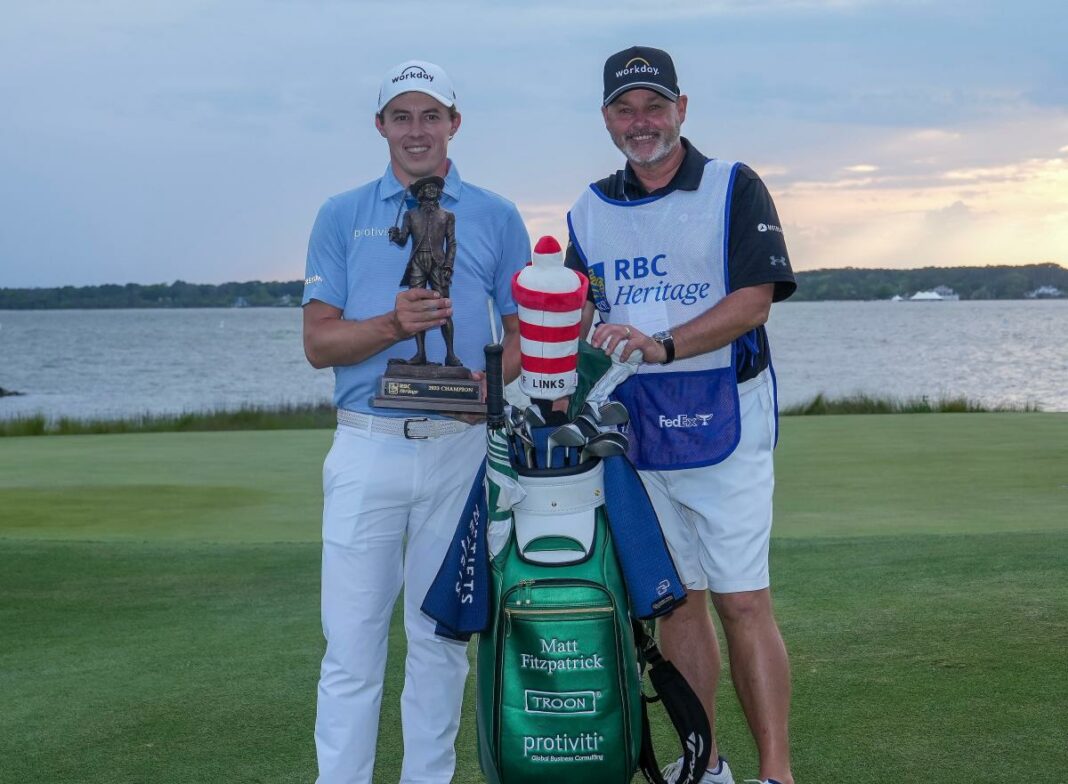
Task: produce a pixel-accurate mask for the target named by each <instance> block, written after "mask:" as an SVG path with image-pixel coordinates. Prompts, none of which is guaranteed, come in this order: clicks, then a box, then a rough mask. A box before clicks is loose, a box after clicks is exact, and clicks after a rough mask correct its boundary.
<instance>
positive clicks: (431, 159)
mask: <svg viewBox="0 0 1068 784" xmlns="http://www.w3.org/2000/svg"><path fill="white" fill-rule="evenodd" d="M375 127H376V128H378V132H379V133H380V134H382V137H383V138H384V139H385V140H386V142H387V143H388V144H389V161H390V165H391V166H392V167H393V173H394V174H395V175H396V177H397V179H398V180H400V181H401V182H402V183H404V184H405V185H407V184H408V183H411V182H414V181H415V180H418V179H420V178H422V177H429V176H430V175H437V176H438V177H444V176H445V174H446V173H447V171H448V152H449V139H450V138H452V135H453V134H454V133H456V130H457V129H458V128H459V127H460V113H459V112H456V111H453V112H452V113H451V115H450V112H449V109H448V107H446V106H442V105H441V104H440V103H438V102H437V101H436V100H434V99H433V98H431V97H430V96H429V95H426V94H425V93H416V92H410V93H401V94H400V95H398V96H397V97H396V98H394V99H393V100H392V101H390V102H389V103H388V104H386V107H385V108H384V109H383V110H382V113H381V114H380V115H377V116H376V117H375Z"/></svg>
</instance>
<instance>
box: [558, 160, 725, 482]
mask: <svg viewBox="0 0 1068 784" xmlns="http://www.w3.org/2000/svg"><path fill="white" fill-rule="evenodd" d="M736 169H737V164H735V163H731V162H724V161H718V160H712V161H708V162H707V163H706V164H705V169H704V173H703V175H702V177H701V184H700V186H699V187H698V189H697V190H696V191H682V190H676V191H673V192H671V193H669V194H668V195H666V196H662V197H652V198H646V199H640V200H637V201H615V200H613V199H608V198H607V197H605V196H604V195H603V194H602V193H601V192H600V191H598V190H597V189H596V187H594V186H590V188H589V189H588V190H587V191H585V192H584V193H583V194H582V195H581V196H580V197H579V199H578V201H577V202H576V203H575V206H574V207H572V208H571V212H569V213H568V228H569V231H570V234H571V242H572V244H573V245H574V247H575V249H576V251H577V252H578V253H579V255H580V256H581V257H582V258H583V260H584V261H585V262H586V266H587V269H588V270H589V277H590V286H591V290H592V294H593V298H594V304H595V305H596V306H597V309H598V310H599V311H600V315H601V318H602V320H604V321H605V322H608V323H615V324H631V325H633V326H635V327H637V328H638V329H640V330H641V331H642V332H644V333H645V334H647V335H652V334H655V333H656V332H660V331H661V330H665V329H669V328H671V327H675V326H678V325H679V324H683V323H686V322H687V321H690V320H691V319H693V318H695V317H696V316H698V315H700V314H701V313H703V312H705V311H706V310H708V309H709V308H710V307H712V306H713V305H715V304H716V303H717V302H719V301H720V300H721V299H723V298H724V297H725V296H726V295H727V294H728V293H729V291H730V281H729V278H728V274H727V227H728V211H729V204H730V191H731V187H732V186H733V183H734V175H735V171H736ZM615 394H616V397H618V398H619V399H620V400H621V401H622V402H623V403H624V404H625V405H626V406H627V408H628V410H629V411H630V413H631V426H630V429H629V430H630V433H629V434H630V439H631V448H630V457H631V459H632V461H633V462H634V464H635V466H637V467H638V468H642V469H650V470H662V469H672V468H692V467H696V466H701V465H710V464H712V463H717V462H719V461H721V460H723V459H724V458H726V457H727V456H728V455H729V454H730V453H731V452H733V451H734V448H735V447H736V446H737V445H738V438H739V436H740V432H741V428H740V422H739V417H738V388H737V374H736V372H735V367H734V348H733V343H731V344H728V345H726V346H723V347H722V348H719V349H717V350H715V351H711V352H708V353H706V354H701V355H699V356H696V357H688V358H686V359H680V360H678V361H676V362H673V363H672V364H670V365H648V364H646V365H641V366H640V368H639V369H638V372H637V373H636V374H635V375H634V376H632V377H631V378H629V379H628V380H627V381H625V382H624V383H623V384H621V385H620V386H619V387H618V388H617V390H616V393H615Z"/></svg>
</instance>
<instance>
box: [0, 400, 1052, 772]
mask: <svg viewBox="0 0 1068 784" xmlns="http://www.w3.org/2000/svg"><path fill="white" fill-rule="evenodd" d="M330 437H331V434H330V432H329V431H274V432H235V433H197V434H144V435H118V436H71V437H59V436H56V437H38V438H5V439H0V695H3V696H2V701H3V711H2V712H0V760H3V763H2V764H0V781H3V782H5V784H6V782H8V781H11V782H13V783H14V782H19V783H20V784H30V783H33V784H37V783H38V782H39V783H40V784H46V783H47V784H54V783H55V784H58V783H59V782H78V783H79V784H82V783H84V784H105V783H107V784H112V783H114V784H119V783H120V782H121V783H122V784H128V783H138V784H139V783H140V782H145V784H148V783H149V782H151V784H186V783H195V784H199V783H200V782H206V783H213V782H220V784H222V783H223V782H225V783H226V784H229V783H230V782H249V783H252V782H258V783H261V784H266V783H268V782H272V783H273V782H279V783H281V782H312V781H314V778H315V760H314V746H313V741H312V723H313V720H314V711H315V699H314V698H315V683H316V679H317V674H318V662H319V658H320V657H321V655H322V647H323V645H322V638H321V633H320V630H319V620H318V590H319V588H318V566H319V548H318V545H317V541H318V525H319V523H318V518H319V513H320V502H321V495H320V488H319V470H320V466H321V461H322V458H323V456H324V455H325V452H326V450H327V449H328V448H329V444H330ZM777 461H778V462H777V468H778V476H777V479H778V485H777V493H776V528H775V534H776V535H775V539H774V541H773V550H772V572H773V584H774V587H775V597H776V606H777V611H778V614H779V617H780V620H781V623H782V630H783V635H784V637H785V638H786V641H787V645H788V647H789V649H790V654H791V662H792V667H793V673H794V709H793V717H792V735H793V753H794V758H795V774H796V776H797V780H798V782H799V784H800V783H801V782H809V783H810V784H811V783H814V782H818V783H819V784H830V783H831V782H845V781H848V782H850V784H854V783H859V784H869V783H870V784H875V783H876V782H878V783H883V782H885V783H886V784H891V782H892V783H893V784H899V783H900V782H902V781H924V782H927V781H930V782H946V783H947V784H949V783H950V782H957V781H990V780H994V779H995V778H997V779H1000V778H1012V779H1019V780H1035V781H1060V780H1062V779H1063V777H1064V776H1063V769H1064V737H1065V727H1068V699H1066V694H1068V675H1066V672H1065V670H1066V668H1065V667H1064V651H1065V650H1066V646H1068V587H1066V584H1065V577H1066V575H1068V415H1062V414H949V415H897V416H840V417H791V418H786V419H784V420H783V421H782V434H781V438H780V445H779V450H778V456H777ZM391 646H392V647H391V660H390V665H389V671H388V675H387V685H386V694H385V697H384V700H383V714H382V732H381V733H380V735H381V741H380V743H379V759H378V765H377V770H376V777H375V781H376V782H383V783H387V782H395V781H397V779H398V774H399V757H400V738H399V735H400V733H399V724H400V722H399V710H398V701H399V694H400V685H401V678H402V668H403V662H402V660H401V658H400V652H401V650H402V646H403V631H402V629H401V627H400V625H399V624H398V623H396V622H395V623H394V627H393V632H392V638H391ZM472 653H473V650H472ZM723 684H724V688H723V692H722V695H721V699H720V703H719V707H720V715H719V719H718V732H717V734H718V736H719V740H720V744H721V748H722V749H723V751H724V753H725V754H727V756H728V757H729V758H730V759H731V765H732V768H733V769H734V770H735V773H736V776H737V777H738V780H739V784H740V782H741V779H743V778H751V777H753V776H755V774H756V767H755V766H756V760H755V752H754V749H753V746H752V743H751V741H750V740H749V739H748V734H747V732H746V730H745V723H744V718H743V717H742V715H741V713H740V711H739V709H738V707H737V703H736V702H735V700H734V696H733V692H732V691H731V688H730V685H729V680H728V679H726V678H724V680H723ZM472 686H473V680H472V681H469V683H468V688H469V692H468V694H469V698H468V700H467V701H466V702H465V715H464V719H463V724H462V727H461V737H460V741H459V749H458V751H459V766H458V772H457V777H456V781H457V782H462V783H466V782H477V781H480V780H481V777H480V774H479V773H478V763H477V760H476V758H475V751H474V749H475V735H474V714H473V706H474V700H473V699H471V696H472ZM654 710H657V711H658V710H659V709H654ZM655 716H656V719H657V722H658V725H657V733H656V737H657V748H658V751H659V753H660V756H661V758H662V760H661V761H662V762H667V761H669V760H670V759H672V758H673V757H674V755H675V754H676V753H677V751H676V750H677V740H673V739H672V737H671V733H670V731H669V730H668V728H667V726H666V722H665V721H664V720H662V715H661V714H659V713H655ZM995 769H997V770H999V771H1004V775H1001V774H998V775H994V774H993V773H992V771H993V770H995ZM591 784H593V783H592V782H591Z"/></svg>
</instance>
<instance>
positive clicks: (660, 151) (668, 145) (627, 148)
mask: <svg viewBox="0 0 1068 784" xmlns="http://www.w3.org/2000/svg"><path fill="white" fill-rule="evenodd" d="M659 133H660V138H659V139H658V140H657V142H656V146H655V147H653V149H652V150H651V151H650V152H648V153H644V154H639V153H637V152H635V151H634V150H632V149H631V142H630V140H628V139H627V137H626V136H625V135H621V136H619V137H618V138H616V139H613V141H614V142H615V143H616V147H618V148H619V149H620V151H621V152H622V153H623V155H625V156H626V158H627V160H628V161H630V162H631V164H632V165H634V166H649V165H650V164H654V163H660V161H662V160H664V159H665V158H667V157H668V156H669V155H671V153H672V152H674V150H675V147H677V146H678V144H679V137H680V136H681V134H682V129H681V128H680V127H679V126H678V125H676V126H674V127H672V128H670V129H668V130H664V131H660V132H659ZM632 135H634V134H632Z"/></svg>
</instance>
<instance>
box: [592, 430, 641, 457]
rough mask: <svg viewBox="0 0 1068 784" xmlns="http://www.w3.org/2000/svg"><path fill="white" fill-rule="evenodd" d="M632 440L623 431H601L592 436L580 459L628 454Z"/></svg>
mask: <svg viewBox="0 0 1068 784" xmlns="http://www.w3.org/2000/svg"><path fill="white" fill-rule="evenodd" d="M629 444H630V442H629V441H628V440H627V437H626V436H625V435H623V434H622V433H615V432H611V433H601V434H599V435H597V436H595V437H594V438H591V439H590V440H589V441H588V442H587V444H586V447H585V449H583V450H582V456H581V457H580V460H581V461H582V462H585V461H586V460H588V459H589V458H590V457H617V456H620V455H625V454H627V447H628V446H629Z"/></svg>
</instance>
